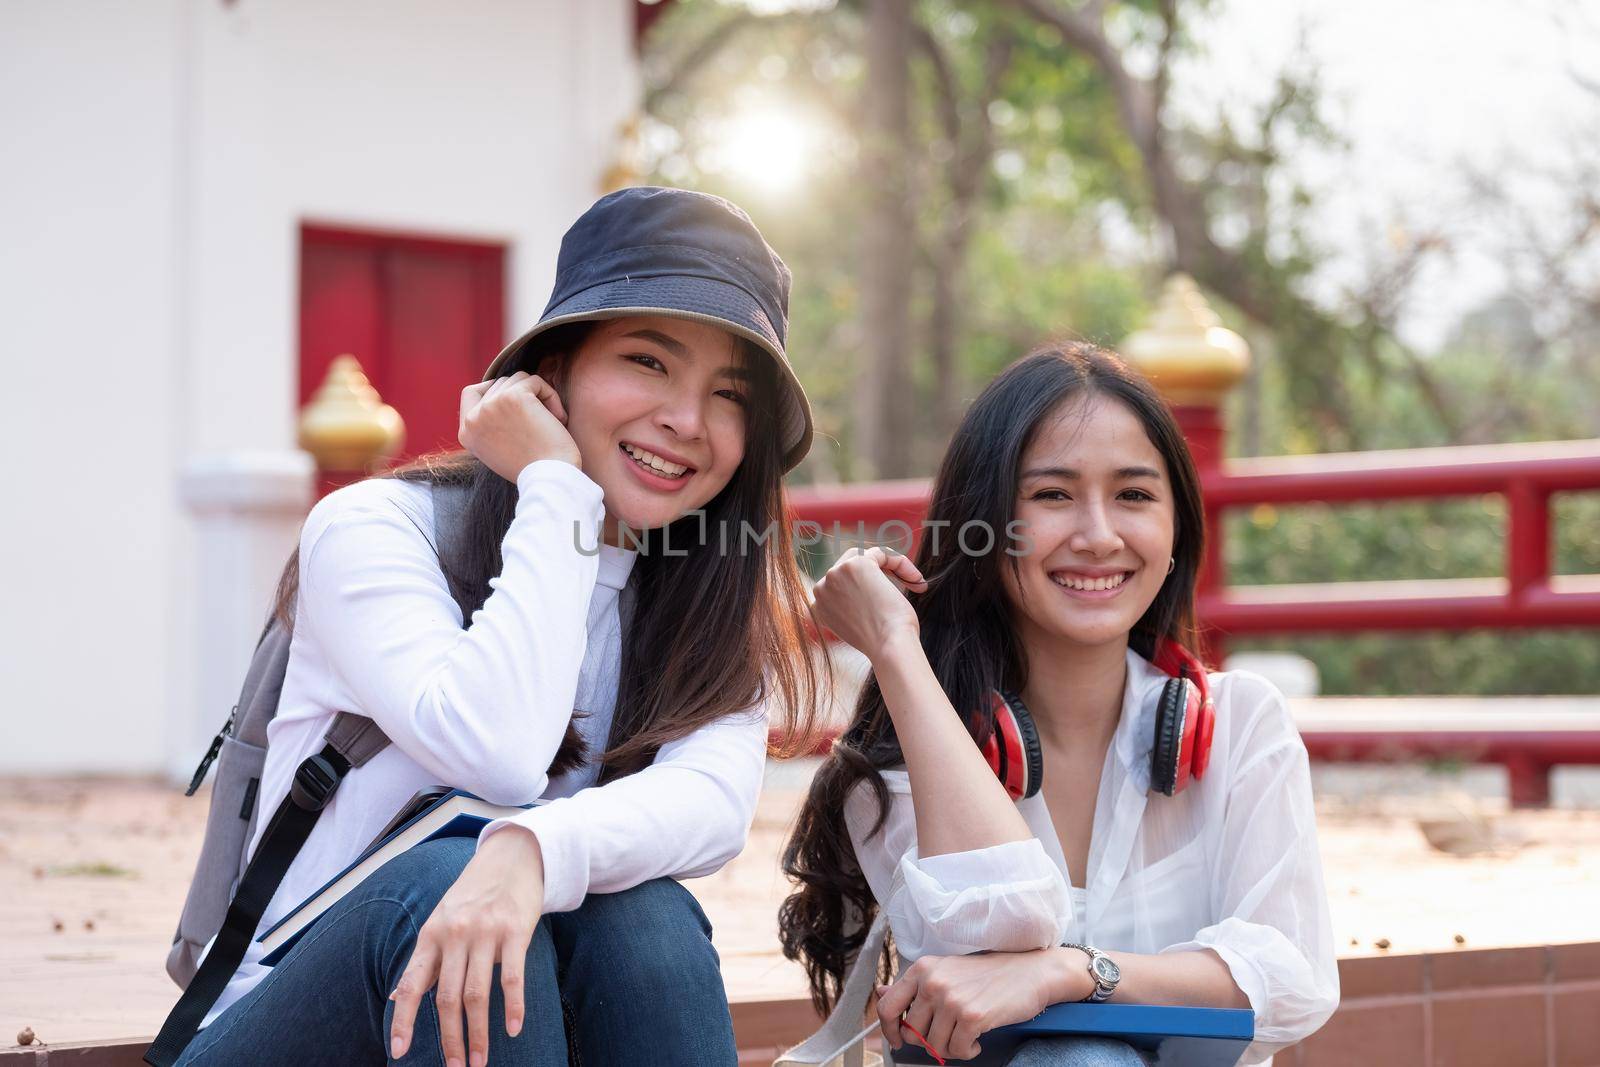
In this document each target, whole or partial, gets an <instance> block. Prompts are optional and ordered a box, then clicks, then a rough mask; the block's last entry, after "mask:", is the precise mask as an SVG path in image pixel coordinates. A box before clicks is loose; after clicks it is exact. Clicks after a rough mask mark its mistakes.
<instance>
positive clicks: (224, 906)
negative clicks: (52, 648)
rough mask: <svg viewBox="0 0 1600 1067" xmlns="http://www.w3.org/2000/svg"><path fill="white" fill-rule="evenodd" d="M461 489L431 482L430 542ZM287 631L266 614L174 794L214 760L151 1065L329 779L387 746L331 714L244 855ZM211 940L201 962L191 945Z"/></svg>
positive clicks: (231, 953)
mask: <svg viewBox="0 0 1600 1067" xmlns="http://www.w3.org/2000/svg"><path fill="white" fill-rule="evenodd" d="M467 492H468V490H467V488H466V487H465V486H454V485H437V484H436V485H434V486H433V508H434V531H435V537H436V538H438V543H437V544H436V545H435V548H436V549H437V548H439V547H440V545H442V544H443V542H444V540H445V539H446V538H447V537H449V536H450V535H451V534H452V533H453V532H454V531H455V529H456V528H457V527H458V526H459V523H460V516H461V510H462V508H463V506H464V504H465V502H466V495H467ZM424 536H426V535H424ZM430 541H433V539H430ZM292 637H293V633H292V631H291V630H290V629H289V628H288V627H286V626H285V625H283V623H282V622H281V621H280V620H279V619H278V618H276V617H273V618H272V619H270V620H269V621H268V623H267V627H266V630H265V631H264V632H263V633H262V635H261V640H260V641H259V642H258V643H257V645H256V651H255V655H254V656H252V657H251V659H250V667H249V669H248V670H247V671H246V672H245V678H244V687H243V689H242V690H241V691H240V694H239V702H238V703H237V704H236V705H234V707H233V710H232V711H231V712H229V714H228V721H227V722H226V723H224V724H223V726H222V729H221V731H220V732H218V734H217V736H216V737H215V738H213V739H212V741H211V747H210V749H209V750H207V752H206V754H205V757H204V758H203V759H201V761H200V765H199V767H197V768H196V769H195V772H194V777H193V779H192V780H191V781H190V782H189V788H188V790H187V791H186V792H185V793H184V795H185V796H193V795H194V793H195V790H197V789H199V788H200V783H201V782H202V781H204V780H205V776H206V772H207V771H208V770H210V768H211V764H212V763H213V762H215V763H216V765H217V780H216V784H215V785H214V786H213V787H212V792H211V808H210V811H209V812H208V813H207V815H206V832H205V842H204V844H203V845H202V846H201V849H200V859H199V861H198V862H197V863H196V864H195V870H194V879H193V881H192V882H191V883H190V885H189V895H188V897H187V898H186V899H185V900H184V904H183V913H182V914H181V915H180V917H179V919H178V930H177V933H176V934H175V935H174V936H173V939H172V949H171V951H170V952H168V954H167V973H168V974H170V975H171V976H172V979H173V981H175V982H177V983H178V985H179V986H180V987H181V988H183V990H184V993H183V996H182V997H180V998H179V999H178V1003H177V1005H176V1006H174V1007H173V1009H172V1012H171V1014H170V1015H168V1017H167V1021H166V1023H165V1024H164V1025H163V1026H162V1028H161V1033H160V1034H159V1035H158V1036H157V1038H156V1040H155V1042H154V1043H153V1044H152V1045H151V1046H150V1050H149V1051H148V1052H146V1053H145V1057H144V1058H145V1062H146V1063H150V1064H153V1065H155V1067H170V1065H171V1064H172V1063H174V1062H176V1060H177V1059H178V1057H179V1056H180V1055H181V1054H182V1052H183V1050H184V1048H185V1047H186V1046H187V1045H188V1043H189V1041H190V1039H192V1038H193V1037H194V1034H195V1031H196V1030H197V1029H198V1028H199V1025H200V1022H201V1021H202V1020H203V1019H204V1018H205V1015H206V1012H208V1011H209V1010H210V1009H211V1005H212V1004H214V1003H215V1002H216V999H217V997H218V996H219V995H220V994H221V993H222V990H223V988H224V987H225V986H226V985H227V984H228V980H229V979H230V978H232V977H233V974H234V972H235V971H236V970H237V969H238V967H239V963H240V961H241V960H242V959H243V958H244V953H245V950H246V949H247V948H248V947H249V944H250V939H251V938H252V937H254V936H255V930H256V926H257V925H258V924H259V923H260V921H261V916H262V913H263V912H265V911H266V907H267V904H268V903H269V902H270V901H271V900H272V896H273V894H274V893H275V892H277V888H278V885H279V883H281V882H282V881H283V876H284V874H285V873H286V872H287V871H288V869H289V864H290V863H291V862H293V860H294V857H295V856H296V855H297V854H298V853H299V851H300V847H301V845H303V844H304V843H305V840H306V837H307V836H309V835H310V833H311V829H312V827H314V826H315V825H316V821H317V817H318V815H320V814H321V812H322V809H323V807H324V806H326V805H327V803H328V801H329V800H330V799H331V798H332V797H333V794H334V791H335V790H337V789H338V788H339V783H340V782H342V781H343V780H344V777H345V775H347V774H348V773H349V772H350V771H351V770H352V769H354V768H356V767H360V766H363V765H364V764H365V763H366V762H367V761H368V760H370V759H372V757H373V756H376V755H377V754H378V753H379V752H382V751H383V750H384V749H385V748H387V747H388V745H389V738H388V736H387V735H386V734H384V732H383V731H382V730H381V729H380V728H379V727H378V724H377V723H375V722H373V721H372V720H371V719H369V718H366V717H365V716H363V715H360V714H359V713H355V712H340V713H339V714H338V715H336V716H334V720H333V724H332V725H331V726H329V727H328V732H327V733H326V734H324V735H323V739H322V740H323V747H322V750H321V752H319V753H318V754H317V755H314V756H311V757H309V758H308V759H306V760H305V761H304V762H303V763H301V764H300V766H299V768H298V769H297V770H296V771H295V776H294V784H293V785H292V786H291V788H290V790H289V795H288V796H287V797H285V798H284V799H283V803H282V804H281V805H279V807H278V810H277V811H276V812H275V813H273V815H272V821H271V822H270V823H268V824H267V829H266V830H265V832H264V833H263V835H262V838H261V844H260V845H259V846H258V847H257V848H256V851H255V854H254V855H253V856H247V855H246V850H247V849H248V848H249V845H250V840H251V838H252V837H254V835H255V828H256V819H257V816H258V815H259V812H258V810H257V806H256V792H257V790H258V789H259V788H260V785H261V773H262V768H263V767H264V766H265V764H266V760H267V726H268V724H270V723H271V722H272V719H273V716H275V715H276V714H277V713H278V697H279V695H280V694H281V693H282V692H283V678H284V674H285V672H286V671H287V669H288V665H289V645H290V641H291V639H292ZM213 938H215V943H214V944H212V948H211V951H210V952H209V953H206V955H205V958H204V960H203V961H202V960H201V953H202V952H204V951H205V947H206V945H207V944H208V943H211V942H212V939H213Z"/></svg>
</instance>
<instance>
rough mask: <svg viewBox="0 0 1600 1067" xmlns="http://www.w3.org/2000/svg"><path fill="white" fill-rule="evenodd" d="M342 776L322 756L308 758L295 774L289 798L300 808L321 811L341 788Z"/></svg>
mask: <svg viewBox="0 0 1600 1067" xmlns="http://www.w3.org/2000/svg"><path fill="white" fill-rule="evenodd" d="M341 777H342V776H341V775H340V774H339V772H338V771H336V770H335V769H334V766H333V764H332V763H331V762H330V761H329V760H328V759H327V757H325V756H322V755H316V756H308V757H306V760H305V762H304V763H302V764H300V766H299V767H298V768H297V769H296V770H295V772H294V784H293V785H292V786H290V787H289V797H290V799H292V800H293V801H294V803H295V806H296V807H298V808H304V809H305V810H306V811H321V810H322V808H323V806H324V805H325V804H327V803H328V798H330V797H332V796H333V791H334V790H335V789H337V788H339V780H340V778H341Z"/></svg>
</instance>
